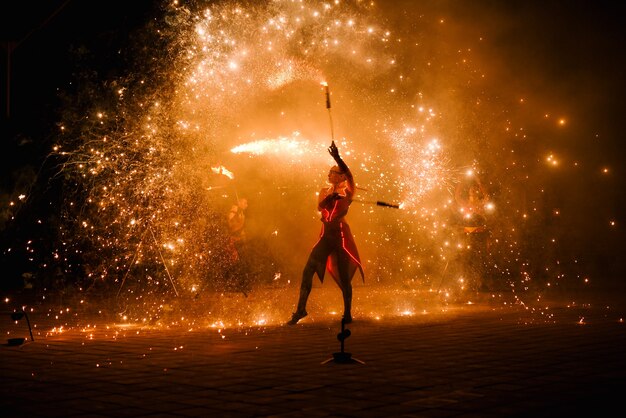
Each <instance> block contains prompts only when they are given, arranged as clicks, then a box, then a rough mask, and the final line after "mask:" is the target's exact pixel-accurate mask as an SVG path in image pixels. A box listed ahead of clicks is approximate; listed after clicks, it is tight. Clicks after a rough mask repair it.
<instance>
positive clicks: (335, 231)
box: [288, 141, 365, 325]
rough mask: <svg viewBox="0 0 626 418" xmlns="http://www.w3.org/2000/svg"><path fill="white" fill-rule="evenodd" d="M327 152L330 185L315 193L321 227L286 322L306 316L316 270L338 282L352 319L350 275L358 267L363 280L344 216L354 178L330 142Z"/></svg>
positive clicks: (348, 319)
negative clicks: (328, 154)
mask: <svg viewBox="0 0 626 418" xmlns="http://www.w3.org/2000/svg"><path fill="white" fill-rule="evenodd" d="M328 152H329V153H330V155H331V156H332V157H333V159H334V160H335V162H336V163H337V165H336V166H333V167H331V169H330V172H329V173H328V182H329V183H330V187H328V188H327V189H322V190H321V191H320V194H319V197H318V204H317V209H318V210H319V211H320V212H321V215H322V218H321V221H322V231H321V233H320V239H319V241H317V243H316V244H315V246H314V247H313V249H312V250H311V254H310V255H309V259H308V261H307V263H306V265H305V266H304V271H303V272H302V283H301V284H300V297H299V299H298V307H297V309H296V312H294V313H293V315H292V317H291V320H290V321H289V322H288V324H289V325H295V324H297V323H298V321H299V320H300V319H302V318H304V317H305V316H307V312H306V302H307V299H308V298H309V294H310V293H311V287H312V286H313V275H314V274H315V273H317V276H318V277H319V279H320V281H324V273H325V271H326V269H328V272H329V273H330V275H331V276H332V277H333V279H334V280H335V282H337V284H338V285H339V288H340V289H341V292H342V294H343V305H344V306H343V308H344V310H343V320H344V322H345V323H350V322H352V314H351V307H352V278H353V277H354V273H356V271H357V270H359V272H360V273H361V277H362V278H363V280H365V276H364V274H363V267H362V266H361V260H360V258H359V253H358V251H357V248H356V244H355V243H354V238H353V237H352V233H351V232H350V227H349V226H348V223H347V222H346V220H345V216H346V215H347V214H348V208H349V207H350V203H352V198H353V197H354V192H355V189H356V187H355V183H354V178H353V177H352V173H351V172H350V169H349V168H348V166H347V165H346V163H345V162H343V160H342V159H341V157H340V156H339V150H338V149H337V146H336V145H335V141H333V142H332V144H331V145H330V147H329V148H328Z"/></svg>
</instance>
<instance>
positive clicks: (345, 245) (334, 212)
mask: <svg viewBox="0 0 626 418" xmlns="http://www.w3.org/2000/svg"><path fill="white" fill-rule="evenodd" d="M344 196H345V194H344ZM350 203H352V201H351V200H350V199H349V198H347V197H343V198H341V199H338V200H335V201H332V202H329V203H328V204H326V205H325V206H322V207H321V212H322V218H321V221H322V230H321V232H320V238H319V240H318V241H317V243H316V244H315V246H314V247H313V249H312V250H311V255H310V261H312V262H313V263H314V265H315V271H316V273H317V276H318V277H319V279H320V281H322V282H323V281H324V275H325V272H326V270H328V272H329V273H330V275H331V276H332V277H333V279H334V280H335V282H336V283H337V284H338V285H339V287H342V284H341V283H342V280H347V282H348V283H350V282H351V281H352V278H353V277H354V274H355V273H356V271H357V270H359V272H360V273H361V277H362V279H363V281H365V274H364V273H363V266H362V265H361V258H360V257H359V252H358V250H357V247H356V243H355V242H354V237H353V236H352V232H351V231H350V226H349V225H348V223H347V222H346V220H345V216H346V215H347V213H348V208H349V207H350ZM344 269H345V273H344V277H343V278H342V272H343V271H344Z"/></svg>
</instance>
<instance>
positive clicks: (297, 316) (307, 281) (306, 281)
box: [287, 269, 313, 325]
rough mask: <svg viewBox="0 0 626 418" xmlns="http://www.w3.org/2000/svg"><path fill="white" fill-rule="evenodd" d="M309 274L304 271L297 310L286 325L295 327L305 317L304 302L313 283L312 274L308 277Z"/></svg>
mask: <svg viewBox="0 0 626 418" xmlns="http://www.w3.org/2000/svg"><path fill="white" fill-rule="evenodd" d="M308 273H309V272H308V271H307V270H306V269H305V271H304V274H303V276H302V284H301V285H300V297H299V298H298V308H297V309H296V311H295V312H294V313H293V314H292V315H291V319H290V320H289V321H288V322H287V325H296V324H297V323H298V321H299V320H301V319H302V318H304V317H305V316H307V315H308V314H307V312H306V302H307V300H308V299H309V294H310V293H311V287H312V284H313V283H312V282H313V277H312V276H313V273H311V274H310V275H309V274H308ZM309 276H310V277H309Z"/></svg>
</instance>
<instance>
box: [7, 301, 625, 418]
mask: <svg viewBox="0 0 626 418" xmlns="http://www.w3.org/2000/svg"><path fill="white" fill-rule="evenodd" d="M623 308H624V306H616V305H611V304H606V303H604V302H603V301H601V300H600V301H596V302H594V303H589V304H582V305H580V304H575V305H569V306H568V305H567V304H566V303H553V304H552V305H551V306H550V308H549V309H535V308H529V307H527V306H523V305H514V306H503V305H493V306H492V305H489V304H485V305H473V306H467V307H459V308H457V309H451V310H450V312H449V313H447V314H445V315H440V316H435V317H433V318H432V319H431V318H430V317H428V316H414V317H397V318H395V319H393V320H387V321H377V320H375V319H367V320H366V319H362V320H359V318H358V317H356V318H355V322H354V323H353V324H351V325H349V329H350V330H351V331H352V336H351V337H350V338H348V339H347V340H346V345H345V349H346V351H347V352H351V353H352V355H353V357H354V358H356V359H358V360H361V361H362V362H364V364H361V363H351V364H339V363H336V362H334V361H331V362H328V363H324V364H322V363H323V362H324V361H325V360H327V359H329V358H331V357H332V354H333V352H338V351H339V350H340V346H339V342H338V341H337V338H336V336H337V333H338V331H339V326H340V325H339V323H338V322H337V321H332V320H330V319H329V320H327V321H326V322H324V321H303V323H301V324H298V325H296V326H292V327H288V326H284V325H273V326H256V327H241V328H236V329H224V330H219V331H218V330H217V329H209V330H207V329H204V330H186V329H177V328H169V329H149V328H132V327H126V328H124V327H115V326H113V325H111V324H106V323H98V322H93V323H91V324H89V325H88V326H83V327H82V328H74V329H68V330H67V331H64V332H60V333H55V332H52V333H48V334H47V335H44V336H39V337H38V336H37V335H38V334H36V335H35V341H33V342H26V343H25V344H23V345H20V346H9V345H8V343H7V341H8V340H6V339H5V340H4V341H3V343H4V345H2V346H0V373H1V374H0V376H1V377H0V383H1V385H0V396H1V398H0V399H1V401H2V408H1V413H2V416H16V417H17V416H19V417H36V416H58V417H70V416H81V417H99V416H108V417H118V416H133V417H137V416H204V417H254V416H273V417H300V416H302V417H317V416H332V417H364V416H367V417H370V416H375V417H401V416H409V417H566V416H594V417H597V416H626V415H625V414H626V407H625V403H626V400H625V398H626V328H625V327H626V325H625V324H624V323H623V312H624V310H623ZM309 319H310V318H309ZM31 322H37V319H36V318H31ZM16 327H18V328H19V329H20V330H21V331H22V336H25V337H27V336H28V328H27V327H26V324H25V323H23V321H19V322H18V323H17V324H16V323H14V322H11V321H10V318H9V319H8V320H7V321H3V322H1V323H0V330H2V331H3V332H4V334H5V335H7V336H8V337H15V336H16V335H18V334H19V330H18V331H16ZM20 327H21V328H20ZM8 332H10V334H7V333H8ZM8 337H7V338H8ZM609 411H611V412H609Z"/></svg>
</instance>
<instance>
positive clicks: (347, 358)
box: [321, 318, 365, 364]
mask: <svg viewBox="0 0 626 418" xmlns="http://www.w3.org/2000/svg"><path fill="white" fill-rule="evenodd" d="M345 325H346V323H345V321H344V319H343V318H341V332H340V333H339V334H337V339H338V340H339V342H340V343H341V351H340V352H338V353H333V356H332V357H331V358H329V359H327V360H324V361H323V362H322V363H321V364H326V363H329V362H331V361H332V362H334V363H339V364H351V363H360V364H365V362H363V361H361V360H359V359H356V358H354V357H352V353H347V352H345V351H344V342H345V340H346V338H348V337H349V336H350V335H352V333H351V332H350V330H349V329H346V328H345Z"/></svg>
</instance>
